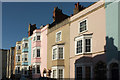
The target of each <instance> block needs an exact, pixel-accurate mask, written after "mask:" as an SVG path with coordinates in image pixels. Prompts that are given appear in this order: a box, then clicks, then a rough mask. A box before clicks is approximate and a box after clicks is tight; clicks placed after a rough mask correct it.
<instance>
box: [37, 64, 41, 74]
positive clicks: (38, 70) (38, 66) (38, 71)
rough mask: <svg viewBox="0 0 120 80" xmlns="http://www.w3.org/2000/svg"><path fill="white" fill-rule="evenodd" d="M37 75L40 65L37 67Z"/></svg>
mask: <svg viewBox="0 0 120 80" xmlns="http://www.w3.org/2000/svg"><path fill="white" fill-rule="evenodd" d="M37 73H40V65H37Z"/></svg>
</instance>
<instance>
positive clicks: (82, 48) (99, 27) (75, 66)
mask: <svg viewBox="0 0 120 80" xmlns="http://www.w3.org/2000/svg"><path fill="white" fill-rule="evenodd" d="M105 45H106V28H105V6H104V2H101V1H98V2H96V3H94V4H92V5H91V6H89V7H87V8H86V9H84V10H82V11H80V12H78V13H77V14H75V15H73V16H72V17H70V78H76V79H79V80H82V79H85V80H90V79H91V80H92V79H93V78H95V79H96V80H99V79H100V78H101V79H100V80H106V72H105V70H106V69H105V67H106V65H105V63H106V59H105V49H104V47H105ZM98 71H99V73H98ZM98 78H99V79H98Z"/></svg>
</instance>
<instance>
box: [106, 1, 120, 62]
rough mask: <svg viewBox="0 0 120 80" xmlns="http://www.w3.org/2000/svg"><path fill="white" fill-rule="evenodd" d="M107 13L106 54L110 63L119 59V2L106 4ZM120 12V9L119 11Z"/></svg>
mask: <svg viewBox="0 0 120 80" xmlns="http://www.w3.org/2000/svg"><path fill="white" fill-rule="evenodd" d="M105 6H106V7H105V11H106V37H108V38H107V40H106V43H107V44H106V49H107V51H106V53H107V62H108V63H109V62H110V61H111V60H112V59H116V60H117V59H118V50H120V48H119V47H120V46H119V44H120V43H119V42H120V41H119V40H120V39H119V38H120V37H119V33H120V31H119V30H120V28H119V24H120V22H118V18H119V16H118V15H119V14H118V9H119V6H118V2H109V3H106V4H105ZM119 10H120V9H119Z"/></svg>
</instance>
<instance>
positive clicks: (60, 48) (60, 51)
mask: <svg viewBox="0 0 120 80" xmlns="http://www.w3.org/2000/svg"><path fill="white" fill-rule="evenodd" d="M59 59H63V47H59Z"/></svg>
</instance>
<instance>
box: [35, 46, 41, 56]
mask: <svg viewBox="0 0 120 80" xmlns="http://www.w3.org/2000/svg"><path fill="white" fill-rule="evenodd" d="M37 49H39V50H40V47H37V48H36V57H37ZM40 52H41V50H40ZM37 58H39V57H37Z"/></svg>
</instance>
